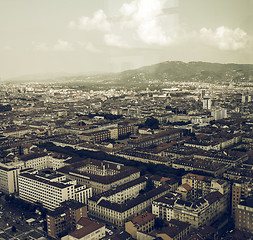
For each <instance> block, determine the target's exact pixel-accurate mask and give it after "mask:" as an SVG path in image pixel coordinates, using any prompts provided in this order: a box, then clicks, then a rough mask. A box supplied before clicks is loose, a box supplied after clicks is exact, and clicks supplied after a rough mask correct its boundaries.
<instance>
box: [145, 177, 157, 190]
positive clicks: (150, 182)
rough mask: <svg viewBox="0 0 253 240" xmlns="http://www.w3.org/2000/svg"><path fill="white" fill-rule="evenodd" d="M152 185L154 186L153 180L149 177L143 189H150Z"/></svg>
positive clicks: (152, 187)
mask: <svg viewBox="0 0 253 240" xmlns="http://www.w3.org/2000/svg"><path fill="white" fill-rule="evenodd" d="M154 187H155V185H154V182H153V181H152V180H151V179H150V178H148V180H147V184H146V189H145V191H146V192H149V191H151V190H152V189H154Z"/></svg>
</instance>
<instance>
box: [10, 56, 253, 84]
mask: <svg viewBox="0 0 253 240" xmlns="http://www.w3.org/2000/svg"><path fill="white" fill-rule="evenodd" d="M45 76H46V75H44V77H43V76H40V77H38V76H37V77H36V78H35V77H34V79H31V78H18V82H19V83H20V82H44V83H45V82H50V83H61V84H68V85H70V86H75V85H78V86H80V87H82V86H87V87H88V88H92V87H96V88H98V87H100V88H102V87H109V86H110V87H142V86H143V87H144V85H145V86H147V84H148V83H149V84H152V83H156V84H164V83H170V82H174V81H176V82H208V83H231V82H233V83H239V82H252V81H253V64H232V63H231V64H220V63H207V62H189V63H184V62H179V61H177V62H176V61H167V62H162V63H158V64H154V65H150V66H145V67H141V68H139V69H134V70H127V71H124V72H120V73H104V74H72V75H71V74H66V75H61V76H57V75H55V76H53V75H51V76H50V77H49V76H47V77H45ZM6 82H17V79H9V80H8V81H6Z"/></svg>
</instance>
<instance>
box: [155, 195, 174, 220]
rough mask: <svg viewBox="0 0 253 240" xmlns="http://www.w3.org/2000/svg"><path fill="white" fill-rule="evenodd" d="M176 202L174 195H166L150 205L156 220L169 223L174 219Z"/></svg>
mask: <svg viewBox="0 0 253 240" xmlns="http://www.w3.org/2000/svg"><path fill="white" fill-rule="evenodd" d="M175 201H176V194H175V195H174V194H172V193H168V194H167V195H165V196H163V197H161V198H158V199H156V200H154V201H153V203H152V213H153V214H155V215H156V216H157V217H158V218H161V219H163V220H165V221H170V220H171V219H173V218H175V217H174V203H175Z"/></svg>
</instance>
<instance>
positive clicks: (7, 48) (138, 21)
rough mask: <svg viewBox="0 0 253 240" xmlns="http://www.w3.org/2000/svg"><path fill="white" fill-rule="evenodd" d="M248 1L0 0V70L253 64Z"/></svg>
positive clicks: (7, 73) (10, 73)
mask: <svg viewBox="0 0 253 240" xmlns="http://www.w3.org/2000/svg"><path fill="white" fill-rule="evenodd" d="M252 4H253V3H252V0H243V1H239V0H224V1H220V0H205V1H202V0H192V1H189V0H128V1H123V0H103V1H102V0H94V1H88V0H75V1H68V0H53V1H52V0H43V1H41V0H21V1H14V0H8V1H4V0H1V1H0V35H1V39H0V77H1V78H2V79H5V78H10V77H16V76H21V75H26V74H43V73H59V72H60V73H87V72H111V71H114V72H115V71H122V70H126V69H133V68H138V67H140V66H144V65H150V64H154V63H158V62H163V61H185V62H189V61H205V62H219V63H253V58H252V54H251V53H252V37H253V31H252V29H253V28H252V22H253V15H252Z"/></svg>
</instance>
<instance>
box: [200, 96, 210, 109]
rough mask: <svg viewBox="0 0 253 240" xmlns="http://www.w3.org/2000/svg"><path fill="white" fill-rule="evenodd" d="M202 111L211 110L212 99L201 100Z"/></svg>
mask: <svg viewBox="0 0 253 240" xmlns="http://www.w3.org/2000/svg"><path fill="white" fill-rule="evenodd" d="M202 102H203V109H207V110H210V109H211V108H212V99H211V98H207V97H205V98H203V100H202Z"/></svg>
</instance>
